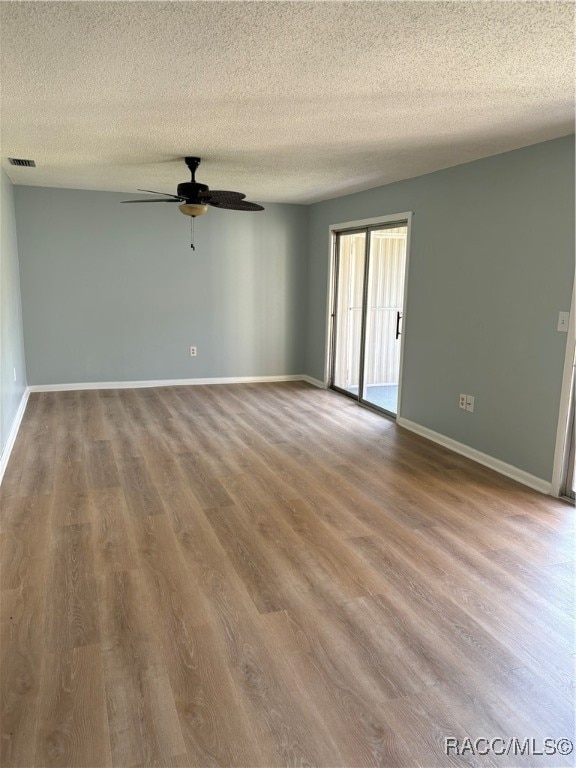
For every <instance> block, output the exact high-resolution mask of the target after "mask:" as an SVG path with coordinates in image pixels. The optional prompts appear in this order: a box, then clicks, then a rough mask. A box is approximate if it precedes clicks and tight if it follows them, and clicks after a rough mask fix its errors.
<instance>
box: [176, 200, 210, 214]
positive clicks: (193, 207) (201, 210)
mask: <svg viewBox="0 0 576 768" xmlns="http://www.w3.org/2000/svg"><path fill="white" fill-rule="evenodd" d="M178 208H179V210H181V211H182V213H183V214H184V215H185V216H194V217H196V216H202V215H203V214H205V213H206V211H207V210H208V206H207V205H203V204H202V203H182V205H179V206H178Z"/></svg>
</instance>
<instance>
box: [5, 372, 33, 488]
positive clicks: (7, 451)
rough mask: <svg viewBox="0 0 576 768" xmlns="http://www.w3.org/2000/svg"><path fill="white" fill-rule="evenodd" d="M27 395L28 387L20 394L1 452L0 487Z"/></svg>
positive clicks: (28, 393)
mask: <svg viewBox="0 0 576 768" xmlns="http://www.w3.org/2000/svg"><path fill="white" fill-rule="evenodd" d="M29 395H30V389H29V387H26V389H25V390H24V392H23V393H22V398H21V400H20V405H19V406H18V410H17V411H16V415H15V416H14V421H13V422H12V429H11V430H10V434H9V435H8V440H7V441H6V445H5V446H4V450H3V451H2V456H1V457H0V485H1V484H2V478H3V477H4V472H6V467H7V466H8V461H9V460H10V454H11V453H12V448H14V443H15V442H16V437H17V435H18V430H19V429H20V424H21V423H22V418H23V416H24V411H25V410H26V403H27V402H28V397H29Z"/></svg>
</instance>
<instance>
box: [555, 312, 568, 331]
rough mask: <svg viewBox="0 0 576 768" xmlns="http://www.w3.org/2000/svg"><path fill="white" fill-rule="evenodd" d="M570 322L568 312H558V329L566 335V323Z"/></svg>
mask: <svg viewBox="0 0 576 768" xmlns="http://www.w3.org/2000/svg"><path fill="white" fill-rule="evenodd" d="M569 322H570V312H558V329H557V330H559V331H562V332H563V333H568V323H569Z"/></svg>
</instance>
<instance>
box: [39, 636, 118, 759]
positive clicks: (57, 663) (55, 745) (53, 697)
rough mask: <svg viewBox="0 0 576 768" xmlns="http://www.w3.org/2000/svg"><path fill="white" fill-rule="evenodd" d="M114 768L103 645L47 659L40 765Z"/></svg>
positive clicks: (41, 714) (62, 653) (41, 707)
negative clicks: (96, 756)
mask: <svg viewBox="0 0 576 768" xmlns="http://www.w3.org/2000/svg"><path fill="white" fill-rule="evenodd" d="M95 755H98V765H99V766H102V768H108V766H112V757H111V753H110V742H109V738H108V718H107V714H106V702H105V696H104V685H103V674H102V658H101V653H100V646H99V645H86V646H83V647H78V648H69V649H67V650H65V651H61V652H59V653H58V654H50V653H49V654H47V655H46V657H45V659H44V669H43V673H42V684H41V691H40V711H39V716H38V729H37V734H36V764H37V765H42V766H62V765H64V766H72V765H73V766H77V767H78V768H93V766H94V756H95Z"/></svg>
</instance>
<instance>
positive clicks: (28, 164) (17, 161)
mask: <svg viewBox="0 0 576 768" xmlns="http://www.w3.org/2000/svg"><path fill="white" fill-rule="evenodd" d="M8 162H9V163H10V165H23V166H24V167H25V168H36V163H35V162H34V160H22V159H21V158H19V157H9V158H8Z"/></svg>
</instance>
